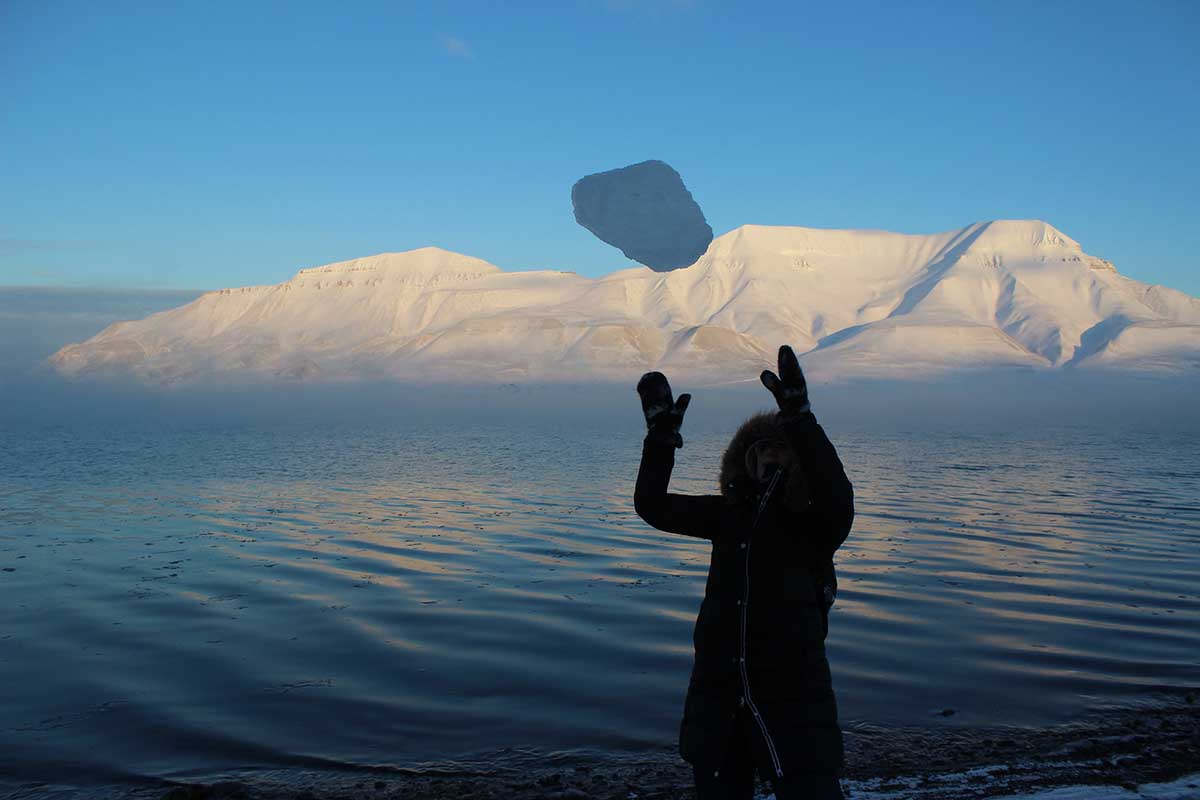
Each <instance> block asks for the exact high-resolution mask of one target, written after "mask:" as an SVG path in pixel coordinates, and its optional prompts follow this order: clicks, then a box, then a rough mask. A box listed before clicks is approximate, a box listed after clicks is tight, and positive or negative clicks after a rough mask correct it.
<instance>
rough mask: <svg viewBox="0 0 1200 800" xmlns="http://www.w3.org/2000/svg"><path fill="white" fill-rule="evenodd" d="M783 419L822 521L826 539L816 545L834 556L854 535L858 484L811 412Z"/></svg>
mask: <svg viewBox="0 0 1200 800" xmlns="http://www.w3.org/2000/svg"><path fill="white" fill-rule="evenodd" d="M779 420H780V422H781V423H782V425H783V431H784V435H785V436H786V437H787V440H788V444H789V445H790V446H791V449H792V452H793V453H794V454H795V455H796V457H797V460H798V461H799V462H800V468H801V469H802V470H803V471H804V479H805V480H806V481H807V483H808V489H809V495H810V497H811V499H812V506H811V507H810V508H809V509H808V510H809V513H812V514H815V515H816V516H817V517H818V519H820V521H821V523H822V524H821V525H820V529H821V531H822V532H823V534H824V536H823V541H820V542H818V543H816V544H817V545H818V547H819V548H820V549H821V550H822V551H823V552H822V553H821V554H822V555H823V556H825V557H832V556H833V554H834V552H836V551H837V549H838V548H839V547H841V546H842V542H844V541H846V537H847V536H849V535H850V525H851V524H852V523H853V521H854V487H853V486H852V485H851V483H850V479H849V478H847V477H846V470H845V469H844V468H843V467H842V461H841V459H839V458H838V454H837V450H835V449H834V447H833V443H832V442H830V441H829V437H828V436H826V435H825V429H824V428H822V427H821V426H820V424H818V423H817V418H816V417H814V416H813V414H812V412H811V411H809V412H805V413H803V414H799V415H795V416H788V415H780V417H779Z"/></svg>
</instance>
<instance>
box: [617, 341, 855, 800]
mask: <svg viewBox="0 0 1200 800" xmlns="http://www.w3.org/2000/svg"><path fill="white" fill-rule="evenodd" d="M778 367H779V375H778V376H777V375H776V374H775V373H773V372H771V371H770V370H763V372H762V375H761V376H760V378H761V380H762V382H763V384H764V385H765V386H766V387H767V389H769V390H770V391H771V393H772V394H773V395H774V396H775V399H776V402H777V404H778V407H779V411H778V413H771V412H763V413H758V414H755V415H754V416H752V417H750V418H749V419H747V420H746V421H745V422H744V423H743V424H742V425H741V426H740V427H739V428H738V430H737V432H736V433H735V434H734V436H733V439H732V440H731V441H730V443H729V445H728V447H727V448H726V450H725V453H724V455H723V457H722V460H721V475H720V481H721V484H720V489H721V493H720V494H712V495H683V494H675V493H672V492H668V491H667V486H668V483H669V482H670V477H671V470H672V468H673V467H674V463H675V450H676V448H679V447H682V446H683V439H682V436H681V435H680V433H679V428H680V425H681V423H682V421H683V415H684V412H685V411H686V410H687V406H688V403H689V402H690V401H691V395H688V394H681V395H680V396H679V399H678V400H674V399H672V395H671V388H670V385H669V384H668V382H667V379H666V377H665V376H664V375H663V374H662V373H660V372H647V373H646V374H645V375H643V376H642V378H641V380H640V381H639V382H638V387H637V389H638V393H639V395H641V400H642V410H643V412H644V414H645V418H646V425H647V433H646V436H645V439H644V440H643V444H642V460H641V465H640V467H639V469H638V477H637V485H636V488H635V490H634V507H635V508H636V510H637V513H638V516H640V517H641V518H642V519H643V520H645V521H646V522H647V523H648V524H650V525H652V526H653V527H655V528H658V529H659V530H663V531H668V532H671V533H680V534H685V535H688V536H697V537H701V538H704V539H709V540H711V541H712V556H711V560H710V563H709V570H708V581H707V584H706V586H705V591H704V600H703V602H702V603H701V605H700V613H699V616H698V617H697V619H696V627H695V631H694V635H693V640H694V644H695V661H694V663H693V667H692V675H691V680H690V682H689V684H688V691H687V699H686V701H685V703H684V710H683V720H682V722H681V724H680V731H679V749H680V754H681V755H682V756H683V758H684V759H685V760H686V761H688V762H690V763H691V764H692V767H693V771H694V774H695V779H696V791H697V797H698V798H699V800H709V799H710V798H746V799H747V800H748V799H749V798H750V797H752V795H753V788H754V772H755V769H756V768H757V770H758V772H759V774H761V775H763V776H764V777H766V778H767V779H768V780H770V781H771V783H772V785H773V787H774V789H775V793H776V797H777V798H778V799H779V800H792V799H793V798H815V799H819V800H824V799H825V798H841V797H842V796H843V795H842V792H841V788H840V784H839V781H838V778H839V777H840V776H841V775H842V772H843V769H844V752H843V743H842V733H841V728H840V727H839V724H838V713H837V702H836V700H835V698H834V694H833V685H832V680H831V677H830V672H829V662H828V660H827V659H826V656H825V636H826V633H827V632H828V614H829V608H830V606H831V605H832V604H833V601H834V598H835V595H836V592H837V579H836V573H835V572H834V567H833V555H834V553H835V551H837V549H838V548H839V547H840V546H841V544H842V542H844V541H845V540H846V536H847V535H848V534H849V532H850V525H851V522H852V520H853V518H854V492H853V487H852V486H851V484H850V481H849V480H848V479H847V478H846V473H845V471H844V469H843V467H842V463H841V461H840V460H839V459H838V455H837V451H836V450H834V447H833V445H832V444H831V443H830V441H829V439H828V437H827V436H826V435H825V432H824V430H823V429H822V428H821V426H820V425H819V424H817V421H816V418H815V417H814V416H813V413H812V409H811V406H810V404H809V401H808V388H807V385H806V383H805V380H804V376H803V373H802V372H801V370H800V365H799V363H798V362H797V360H796V356H795V354H794V353H793V352H792V349H791V348H790V347H788V346H787V345H783V346H782V347H780V348H779V364H778Z"/></svg>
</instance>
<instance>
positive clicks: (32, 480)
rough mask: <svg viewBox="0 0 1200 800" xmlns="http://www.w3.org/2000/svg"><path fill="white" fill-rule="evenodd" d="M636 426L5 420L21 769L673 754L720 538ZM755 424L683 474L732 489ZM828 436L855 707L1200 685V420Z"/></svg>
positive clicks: (1056, 715)
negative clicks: (1151, 427) (712, 537)
mask: <svg viewBox="0 0 1200 800" xmlns="http://www.w3.org/2000/svg"><path fill="white" fill-rule="evenodd" d="M749 410H750V409H747V411H749ZM633 416H634V418H633V420H632V422H631V424H629V425H626V426H624V427H620V426H616V427H614V426H610V425H594V426H590V427H589V426H582V427H580V426H574V427H569V426H566V425H563V424H556V423H552V422H546V423H545V424H542V425H536V424H530V423H528V422H526V423H522V424H519V425H507V426H506V425H497V426H486V425H481V424H476V423H473V422H471V421H470V420H469V419H464V418H462V417H461V416H455V417H454V418H452V419H449V420H446V421H444V422H442V423H432V422H429V421H424V422H415V423H412V424H404V423H401V422H396V423H394V424H386V425H381V424H365V423H358V424H336V423H327V424H320V425H314V424H299V423H297V424H287V423H285V422H279V423H278V424H272V425H265V426H264V425H245V424H240V425H239V424H232V423H231V424H230V425H228V426H219V425H206V426H203V427H193V428H187V427H184V426H162V425H151V424H146V425H135V424H126V425H106V426H103V427H102V429H101V430H99V431H96V430H92V431H90V432H87V433H83V432H81V431H83V430H86V426H84V425H73V426H54V425H50V426H41V427H38V428H36V429H27V428H23V429H21V430H9V429H4V428H2V427H0V475H2V476H3V479H2V481H0V568H3V570H4V571H3V572H0V687H2V688H0V692H2V696H0V709H2V711H0V714H2V718H0V774H8V775H9V776H17V777H22V778H29V779H32V778H37V777H43V778H44V777H47V776H56V775H57V776H61V773H62V767H61V765H62V764H72V765H75V766H74V767H73V769H72V770H71V771H72V774H73V775H75V776H77V778H78V779H79V780H96V781H107V780H118V779H121V778H122V777H123V776H129V775H161V776H173V777H181V776H184V775H197V776H200V775H204V774H210V773H212V772H213V771H216V770H222V769H230V768H236V767H242V766H262V767H295V766H313V767H321V766H331V767H337V766H340V765H362V764H401V765H406V764H417V763H422V762H431V761H437V762H444V761H447V760H451V759H459V758H467V759H484V760H487V759H504V758H507V757H511V756H513V754H525V755H528V754H529V753H531V752H532V753H537V752H542V751H556V752H562V751H575V752H580V751H588V752H593V753H594V752H603V753H612V754H618V753H628V752H631V751H644V750H647V749H656V748H658V749H661V748H668V749H669V748H671V747H673V746H674V739H675V735H676V732H677V730H678V728H677V726H678V720H679V714H680V711H681V708H682V702H683V696H684V691H685V688H686V684H687V678H688V671H689V668H690V661H691V627H692V623H693V620H694V617H695V614H696V611H697V609H698V607H699V602H700V597H701V594H702V591H703V585H704V576H705V572H706V568H707V558H708V550H707V545H706V543H705V542H703V541H696V540H689V539H686V538H683V537H677V536H672V535H668V534H662V533H659V532H657V531H655V530H653V529H650V528H648V527H647V526H646V525H645V524H644V523H642V522H641V520H639V519H638V518H637V517H636V515H635V514H634V513H633V508H632V491H633V481H634V477H635V474H636V470H637V464H638V458H639V455H640V441H641V432H640V430H638V427H639V424H640V419H638V418H637V416H636V412H634V415H633ZM736 422H737V420H729V421H728V424H726V425H725V426H724V427H722V426H719V425H718V426H712V427H711V429H707V430H706V429H703V428H700V429H694V430H692V431H690V434H691V435H690V436H689V438H688V440H687V444H686V445H685V448H684V449H683V450H681V451H679V455H678V465H677V467H676V473H675V477H674V479H673V483H672V489H673V490H674V491H683V492H695V493H703V492H712V491H715V475H716V473H717V466H718V461H719V457H720V453H721V451H722V450H723V448H724V445H725V442H726V441H727V438H728V436H729V434H730V433H731V432H732V428H733V426H734V424H735V423H736ZM827 429H828V431H829V433H830V435H831V437H832V438H833V440H834V442H835V444H836V445H837V446H838V448H839V451H840V453H841V455H842V458H843V461H844V462H845V463H846V466H847V472H848V474H849V475H850V478H851V480H852V481H853V483H854V485H855V490H856V498H857V509H858V515H857V519H856V522H855V525H854V529H853V531H852V532H851V535H850V538H849V540H848V541H847V542H846V545H845V546H844V547H843V548H842V550H841V551H840V554H839V562H838V563H839V575H840V579H841V593H840V595H839V598H838V602H837V605H836V606H835V608H834V611H833V614H832V618H831V632H830V636H829V641H828V650H829V657H830V662H831V664H832V667H833V675H834V683H835V688H836V690H837V693H838V698H839V702H840V707H841V712H842V717H843V720H844V722H845V723H846V724H848V725H853V724H855V723H858V722H870V723H879V724H892V723H895V724H901V723H902V724H913V723H918V724H921V723H927V724H929V725H931V726H956V725H957V726H962V725H982V724H995V723H1002V724H1003V723H1012V724H1042V723H1052V722H1056V721H1062V720H1066V719H1070V718H1072V717H1073V716H1075V715H1078V714H1080V713H1082V712H1083V711H1084V710H1085V709H1090V708H1095V707H1098V706H1111V705H1129V704H1152V703H1154V702H1155V701H1156V699H1158V698H1160V697H1162V696H1163V694H1164V693H1165V692H1169V691H1171V690H1173V689H1178V688H1181V687H1195V686H1197V685H1198V684H1200V437H1198V436H1196V435H1195V434H1185V435H1166V434H1137V435H1134V434H1121V433H1118V434H1115V435H1114V434H1113V433H1112V431H1111V430H1103V431H1101V430H1088V429H1084V428H1073V429H1057V430H1043V431H1037V432H1031V433H1027V434H1023V435H1016V434H1008V435H986V436H984V435H979V436H968V435H962V434H951V433H923V434H919V435H918V434H898V433H890V434H881V433H871V432H867V431H863V430H841V429H837V428H835V427H832V426H829V425H827ZM943 709H954V710H955V713H954V714H953V715H951V716H942V715H941V714H940V713H939V712H940V711H942V710H943Z"/></svg>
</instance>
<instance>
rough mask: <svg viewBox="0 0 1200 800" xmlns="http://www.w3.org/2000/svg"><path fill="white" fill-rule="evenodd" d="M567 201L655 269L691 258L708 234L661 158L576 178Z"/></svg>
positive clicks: (581, 219)
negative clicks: (569, 200) (569, 199)
mask: <svg viewBox="0 0 1200 800" xmlns="http://www.w3.org/2000/svg"><path fill="white" fill-rule="evenodd" d="M571 205H572V206H573V207H574V209H575V221H576V222H578V223H579V224H580V225H582V226H583V227H585V228H587V229H588V230H589V231H591V232H592V233H594V234H595V235H596V237H597V238H599V239H600V240H601V241H603V242H607V243H608V244H611V245H612V246H613V247H616V248H618V249H619V250H620V251H621V252H622V253H624V254H625V255H626V256H627V257H629V258H631V259H633V260H634V261H636V262H638V263H639V264H645V265H646V266H647V267H650V269H653V270H656V271H658V272H669V271H670V270H673V269H679V268H681V267H687V266H691V265H692V264H694V263H696V260H697V259H699V258H700V256H702V255H704V251H705V250H707V249H708V245H709V244H710V243H711V242H712V238H713V233H712V228H711V227H709V225H708V222H707V221H705V219H704V212H702V211H701V210H700V206H699V205H697V204H696V201H695V200H694V199H693V198H692V193H691V192H689V191H688V190H687V187H686V186H684V185H683V179H682V178H680V177H679V173H678V172H676V171H675V170H673V169H672V168H671V167H670V166H669V165H668V164H665V163H663V162H662V161H643V162H641V163H640V164H633V165H631V166H628V167H622V168H620V169H613V170H609V171H608V172H597V173H596V174H594V175H587V176H585V177H583V178H580V179H579V180H578V181H576V183H575V185H574V186H572V187H571Z"/></svg>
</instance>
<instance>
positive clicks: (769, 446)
mask: <svg viewBox="0 0 1200 800" xmlns="http://www.w3.org/2000/svg"><path fill="white" fill-rule="evenodd" d="M748 460H749V462H750V465H751V466H752V468H753V473H754V477H755V478H756V479H757V480H759V481H765V480H766V479H767V478H769V477H770V476H771V473H772V472H774V471H775V470H777V469H781V468H783V467H787V466H789V465H790V464H791V463H792V453H791V451H790V450H789V449H788V447H787V445H786V444H785V443H784V442H779V441H775V440H772V439H763V440H760V441H758V442H755V443H754V445H753V447H752V448H751V455H750V457H749V459H748Z"/></svg>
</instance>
